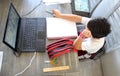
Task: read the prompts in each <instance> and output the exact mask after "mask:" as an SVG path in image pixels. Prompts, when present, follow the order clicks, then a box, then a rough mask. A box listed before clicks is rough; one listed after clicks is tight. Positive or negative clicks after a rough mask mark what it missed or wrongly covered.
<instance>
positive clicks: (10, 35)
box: [3, 4, 20, 49]
mask: <svg viewBox="0 0 120 76" xmlns="http://www.w3.org/2000/svg"><path fill="white" fill-rule="evenodd" d="M19 18H20V17H19V15H18V13H17V12H16V10H15V9H14V7H13V5H12V4H10V9H9V13H8V17H7V22H6V28H5V34H4V39H3V42H5V43H6V44H7V45H9V46H10V47H12V48H13V49H15V48H16V47H15V46H16V39H17V38H16V37H17V30H18V23H19Z"/></svg>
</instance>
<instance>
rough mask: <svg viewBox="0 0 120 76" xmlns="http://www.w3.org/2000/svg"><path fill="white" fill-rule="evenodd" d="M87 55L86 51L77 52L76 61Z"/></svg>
mask: <svg viewBox="0 0 120 76" xmlns="http://www.w3.org/2000/svg"><path fill="white" fill-rule="evenodd" d="M85 54H87V51H82V50H79V51H78V59H85V57H84V55H85Z"/></svg>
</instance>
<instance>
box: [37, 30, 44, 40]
mask: <svg viewBox="0 0 120 76" xmlns="http://www.w3.org/2000/svg"><path fill="white" fill-rule="evenodd" d="M45 36H46V34H45V32H44V31H39V32H38V39H45Z"/></svg>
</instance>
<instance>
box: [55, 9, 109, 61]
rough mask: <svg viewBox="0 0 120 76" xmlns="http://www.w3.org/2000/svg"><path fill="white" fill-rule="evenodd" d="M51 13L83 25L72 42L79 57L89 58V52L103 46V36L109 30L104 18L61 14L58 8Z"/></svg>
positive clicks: (91, 52) (93, 51) (94, 51)
mask: <svg viewBox="0 0 120 76" xmlns="http://www.w3.org/2000/svg"><path fill="white" fill-rule="evenodd" d="M53 14H54V16H55V17H58V18H63V19H67V20H70V21H74V22H77V23H82V24H84V25H85V29H84V30H83V31H82V32H81V33H80V35H79V36H78V37H77V38H76V39H75V41H74V43H73V47H74V49H76V50H79V51H78V55H79V59H82V58H85V57H86V58H89V57H90V54H93V53H96V52H97V51H98V50H99V49H100V48H101V47H102V46H103V44H104V42H105V37H106V36H107V35H108V34H109V33H110V31H111V30H110V24H109V22H108V21H107V19H105V18H96V19H91V18H87V17H82V16H78V15H74V14H62V13H61V12H60V11H58V10H53ZM88 54H89V56H88Z"/></svg>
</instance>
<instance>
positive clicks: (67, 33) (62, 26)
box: [46, 17, 77, 39]
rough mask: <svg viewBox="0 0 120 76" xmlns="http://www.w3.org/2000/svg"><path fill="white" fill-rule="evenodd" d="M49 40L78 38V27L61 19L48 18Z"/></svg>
mask: <svg viewBox="0 0 120 76" xmlns="http://www.w3.org/2000/svg"><path fill="white" fill-rule="evenodd" d="M46 21H47V38H48V39H59V38H64V37H67V38H76V37H77V27H76V23H75V22H72V21H68V20H65V19H61V18H53V17H47V18H46Z"/></svg>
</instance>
